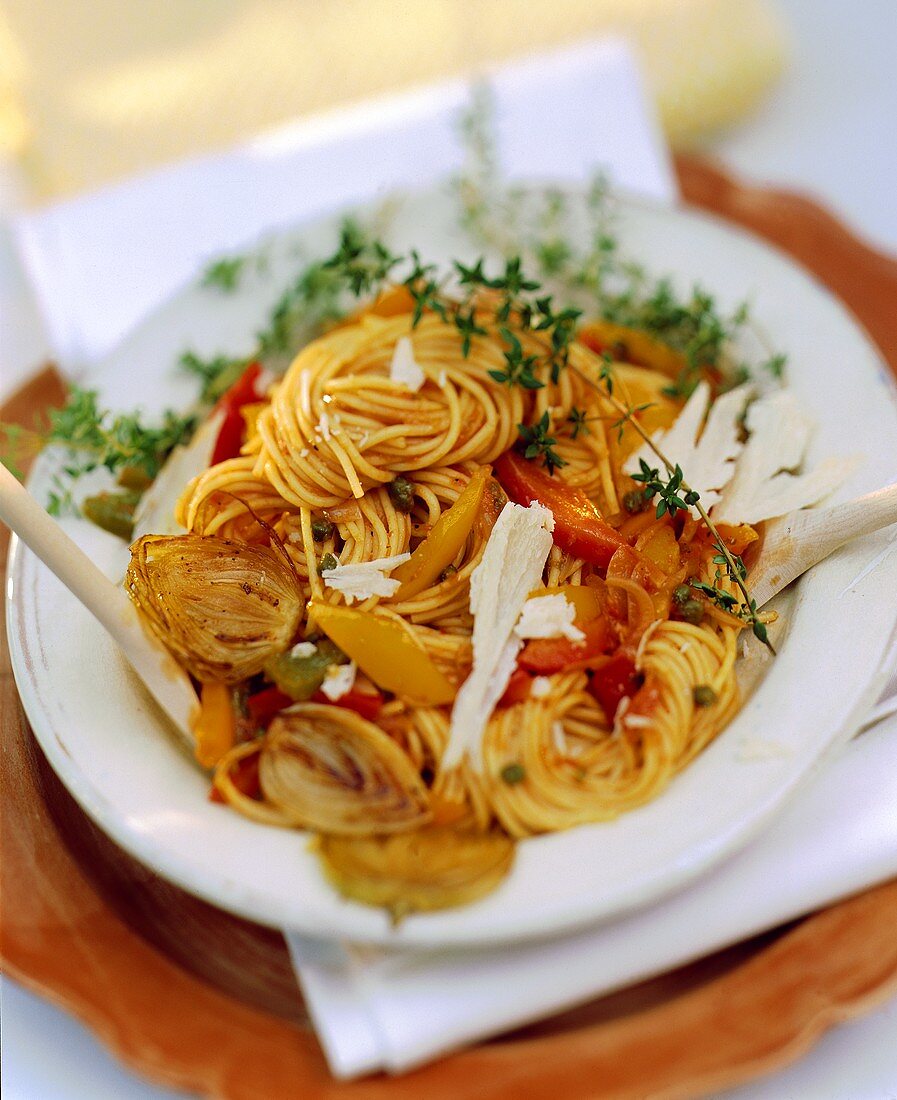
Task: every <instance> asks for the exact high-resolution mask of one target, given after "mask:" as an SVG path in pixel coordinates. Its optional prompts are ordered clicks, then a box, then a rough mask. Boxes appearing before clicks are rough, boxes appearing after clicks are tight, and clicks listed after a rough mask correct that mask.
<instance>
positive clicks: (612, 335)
mask: <svg viewBox="0 0 897 1100" xmlns="http://www.w3.org/2000/svg"><path fill="white" fill-rule="evenodd" d="M576 335H577V339H579V340H580V341H581V342H582V343H583V344H585V345H586V347H588V348H591V349H592V350H593V351H599V352H602V351H606V352H607V353H608V354H609V355H611V356H613V358H614V359H616V360H618V361H619V362H621V363H636V364H638V366H640V367H651V368H653V369H654V370H659V371H660V372H661V373H663V374H666V375H669V376H670V377H673V378H675V376H676V375H677V374H678V373H679V372H680V371H681V370H682V369H683V368H684V367H685V366H686V365H687V361H686V358H685V356H684V355H682V354H681V352H678V351H674V350H673V349H672V348H671V347H670V346H669V344H664V343H663V342H662V341H661V340H657V339H655V338H654V337H653V336H651V335H650V334H649V333H647V332H643V331H642V330H641V329H637V328H628V327H627V326H626V325H615V324H614V323H613V322H611V321H589V322H588V323H587V324H584V325H583V326H582V328H580V330H579V332H577V334H576Z"/></svg>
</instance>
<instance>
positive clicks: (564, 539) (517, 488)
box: [495, 451, 626, 569]
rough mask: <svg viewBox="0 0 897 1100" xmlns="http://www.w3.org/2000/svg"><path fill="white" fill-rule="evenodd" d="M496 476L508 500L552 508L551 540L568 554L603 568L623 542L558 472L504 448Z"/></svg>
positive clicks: (587, 500)
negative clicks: (551, 471) (548, 472)
mask: <svg viewBox="0 0 897 1100" xmlns="http://www.w3.org/2000/svg"><path fill="white" fill-rule="evenodd" d="M495 476H496V477H497V478H498V480H499V481H500V482H501V484H502V486H503V487H504V490H505V492H506V493H507V494H508V496H509V497H510V498H511V500H514V501H516V502H517V503H518V504H527V505H528V504H532V502H533V501H534V500H535V501H538V502H539V503H540V504H544V505H545V507H546V508H549V509H550V510H551V514H552V515H553V516H554V541H555V542H556V543H557V545H558V546H560V548H561V549H562V550H565V551H566V552H567V553H568V554H574V555H575V556H576V557H578V558H582V559H583V560H584V561H587V562H590V563H591V564H592V565H596V566H597V567H598V568H599V569H606V568H607V565H608V562H609V561H610V559H611V558H612V557H613V555H614V553H615V551H616V550H618V549H619V547H621V546H625V545H626V543H625V542H624V540H623V538H622V537H621V536H620V535H618V534H617V532H616V531H615V530H614V529H613V527H611V526H610V525H609V524H607V523H605V522H604V520H603V519H602V518H601V513H600V512H599V511H598V509H597V508H596V507H595V505H594V504H593V503H592V502H591V501H590V500H589V498H588V497H587V496H586V494H585V493H584V492H583V491H582V489H576V488H574V487H573V486H572V485H568V484H567V483H566V482H565V481H564V480H563V478H561V477H560V475H558V474H554V475H550V474H547V473H546V472H545V471H544V470H542V469H540V468H539V467H538V466H537V465H536V464H535V463H534V462H530V461H529V459H526V458H524V457H523V455H521V454H518V453H517V452H516V451H506V452H505V453H504V454H503V455H501V457H500V458H498V459H497V460H496V462H495Z"/></svg>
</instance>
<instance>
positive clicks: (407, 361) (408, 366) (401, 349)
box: [389, 336, 427, 393]
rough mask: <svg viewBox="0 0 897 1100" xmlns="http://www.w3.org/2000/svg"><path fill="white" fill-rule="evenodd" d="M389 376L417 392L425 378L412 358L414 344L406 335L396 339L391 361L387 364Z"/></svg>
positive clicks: (418, 364)
mask: <svg viewBox="0 0 897 1100" xmlns="http://www.w3.org/2000/svg"><path fill="white" fill-rule="evenodd" d="M389 377H390V378H391V379H392V381H393V382H398V383H399V384H400V385H403V386H407V387H408V389H409V390H411V391H412V393H417V391H418V390H419V389H420V388H421V386H422V385H423V384H424V382H426V380H427V376H426V375H425V374H424V372H423V371H422V370H421V366H420V363H418V361H417V360H416V359H415V358H414V345H413V344H412V343H411V340H410V339H409V338H408V337H407V336H402V337H400V338H399V339H398V340H397V341H396V346H395V350H394V351H393V353H392V362H391V363H390V364H389Z"/></svg>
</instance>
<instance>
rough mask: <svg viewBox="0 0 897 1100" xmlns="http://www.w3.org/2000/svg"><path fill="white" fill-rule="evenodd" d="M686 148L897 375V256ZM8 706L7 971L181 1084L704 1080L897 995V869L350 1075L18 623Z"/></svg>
mask: <svg viewBox="0 0 897 1100" xmlns="http://www.w3.org/2000/svg"><path fill="white" fill-rule="evenodd" d="M677 167H678V172H679V179H680V184H681V187H682V193H683V195H684V196H685V199H686V201H687V202H689V203H691V204H693V205H697V206H700V207H704V208H705V209H708V210H711V211H715V212H716V213H718V214H720V215H722V216H723V217H726V218H728V219H729V220H731V221H734V222H737V223H739V224H741V225H744V226H746V227H747V228H749V229H751V230H753V231H754V232H756V233H759V234H760V235H761V236H763V237H765V238H766V239H767V240H769V241H772V242H773V243H775V244H777V245H779V246H780V247H782V248H783V249H785V250H786V251H788V252H790V253H791V255H792V256H793V257H795V258H796V259H797V260H798V261H800V262H801V263H803V264H804V265H805V266H806V267H807V268H809V269H810V270H811V271H812V272H813V273H814V274H815V275H816V276H817V277H818V278H819V279H820V280H822V281H823V282H825V283H826V284H827V285H828V286H829V287H830V288H831V289H832V290H834V291H835V293H837V294H838V295H839V296H840V297H841V298H842V299H844V300H845V301H846V302H847V303H848V304H849V305H850V306H851V307H852V308H853V310H854V312H855V314H856V315H857V317H858V318H859V320H860V322H861V323H862V324H863V325H864V326H865V327H866V329H867V330H868V331H869V333H870V334H871V335H872V337H873V339H875V340H876V341H877V343H878V345H879V347H880V348H881V349H882V351H883V352H884V354H885V357H886V359H887V360H888V362H889V363H890V365H891V367H892V369H894V370H895V373H897V309H895V303H897V262H895V261H894V260H891V259H888V258H887V257H885V256H882V255H880V254H879V253H876V252H875V251H873V250H872V249H870V248H869V247H867V246H866V245H864V244H863V243H861V242H860V241H859V240H857V239H856V238H855V237H854V236H853V235H852V234H851V233H850V232H849V231H848V230H847V229H846V228H845V227H844V226H842V225H841V224H839V223H838V222H837V221H835V220H834V219H833V218H832V217H831V216H830V215H829V214H827V213H826V212H825V211H824V210H822V209H820V208H819V207H818V206H816V205H814V204H813V203H811V202H809V201H807V200H806V199H803V198H800V197H798V196H795V195H791V194H786V193H779V192H771V191H765V190H759V189H754V188H751V187H745V186H743V185H741V184H738V183H736V182H734V181H733V180H732V179H730V178H729V177H727V176H725V175H724V174H723V173H722V172H720V171H718V170H717V169H715V168H713V167H711V166H710V165H708V164H707V163H704V162H701V161H699V160H695V159H684V158H683V159H680V160H679V162H678V165H677ZM62 398H63V387H62V384H61V382H60V380H59V378H58V376H57V375H56V374H55V373H54V372H53V371H52V370H50V369H48V370H46V371H44V372H43V373H42V374H40V375H39V376H38V377H36V378H35V379H34V380H33V381H32V382H31V383H30V384H29V385H28V386H26V387H25V388H24V390H22V391H21V392H20V393H19V394H17V395H16V396H15V397H14V398H13V399H12V400H11V401H9V402H8V404H7V406H6V408H5V409H4V410H3V419H4V420H6V421H14V422H21V423H26V424H29V425H30V424H32V423H33V420H34V417H35V415H36V414H39V413H41V412H43V411H45V410H46V409H47V408H49V407H52V406H53V405H55V404H58V403H59V402H60V401H61V400H62ZM0 537H2V546H0V562H2V563H4V564H5V559H6V551H7V542H8V539H7V537H6V532H5V531H4V532H0ZM0 630H2V628H0ZM0 706H2V709H0V726H2V733H3V752H2V756H0V800H2V801H0V806H2V865H0V875H2V877H0V887H2V894H0V907H2V908H0V915H2V942H0V956H2V961H3V964H4V967H5V970H6V972H7V973H8V974H10V975H11V976H12V977H14V978H16V979H17V980H18V981H20V982H21V983H22V984H23V985H26V986H28V987H29V988H31V989H33V990H35V991H37V992H38V993H40V994H42V995H43V996H45V997H47V998H48V999H49V1000H51V1001H53V1002H54V1003H56V1004H58V1005H60V1006H62V1007H63V1008H65V1009H67V1010H68V1011H70V1012H72V1013H73V1014H74V1015H76V1016H77V1017H79V1018H80V1019H81V1020H83V1021H84V1022H85V1023H86V1024H87V1025H88V1026H89V1027H91V1028H92V1029H93V1030H94V1032H95V1033H96V1034H97V1035H98V1036H99V1037H100V1038H101V1039H102V1041H103V1042H104V1043H106V1045H107V1046H108V1047H109V1048H110V1049H112V1050H113V1051H114V1052H115V1053H116V1054H117V1055H118V1056H119V1057H120V1058H121V1059H122V1060H123V1061H124V1062H126V1063H127V1064H128V1065H129V1066H130V1067H131V1068H132V1069H134V1070H135V1071H137V1072H138V1073H142V1074H144V1075H145V1076H146V1077H148V1078H150V1079H152V1080H154V1081H156V1082H159V1083H161V1084H166V1085H169V1086H176V1087H181V1088H184V1089H187V1090H189V1091H191V1092H196V1093H199V1094H201V1095H203V1096H213V1097H222V1098H227V1100H279V1098H280V1097H284V1096H301V1097H303V1100H381V1098H382V1100H402V1098H408V1100H411V1098H418V1097H420V1096H427V1097H428V1098H429V1100H449V1098H452V1100H454V1098H457V1097H463V1096H472V1095H476V1097H477V1098H478V1100H499V1098H504V1097H508V1098H510V1097H521V1096H526V1097H529V1098H540V1097H545V1098H549V1097H551V1098H554V1097H556V1096H563V1097H565V1098H567V1100H578V1098H583V1100H585V1098H586V1097H588V1098H589V1100H598V1098H603V1100H636V1098H638V1100H647V1098H650V1097H691V1096H703V1095H706V1094H708V1093H710V1092H716V1091H718V1090H720V1089H722V1088H725V1087H727V1086H730V1085H734V1084H736V1083H738V1082H742V1081H745V1080H748V1079H749V1078H751V1077H753V1076H755V1075H757V1074H760V1073H764V1072H768V1071H770V1070H772V1069H775V1068H777V1067H780V1066H782V1065H783V1064H785V1063H787V1062H789V1061H791V1060H792V1059H795V1058H797V1057H799V1056H800V1055H801V1054H802V1053H803V1052H804V1051H806V1050H807V1049H808V1048H809V1047H810V1046H811V1045H812V1044H813V1043H814V1042H815V1041H816V1039H817V1038H818V1037H819V1035H821V1034H822V1033H823V1032H824V1031H825V1030H826V1029H827V1028H828V1027H831V1026H832V1025H834V1024H837V1023H838V1022H840V1021H842V1020H844V1019H847V1018H849V1017H852V1016H855V1015H857V1014H859V1013H861V1012H864V1011H866V1010H868V1009H869V1008H871V1007H872V1006H874V1005H875V1004H877V1003H879V1002H881V1001H882V1000H884V999H885V998H886V997H888V996H889V995H891V994H893V993H894V992H897V931H895V929H897V881H894V882H891V883H888V884H886V885H884V886H881V887H878V888H877V889H874V890H869V891H867V892H866V893H863V894H861V895H859V896H857V897H854V898H852V899H850V900H849V901H846V902H843V903H841V904H839V905H836V906H833V907H831V908H829V909H827V910H824V911H822V912H820V913H816V914H814V915H812V916H810V917H808V918H806V919H804V920H803V921H800V922H797V923H795V924H793V925H789V926H787V927H786V928H783V929H778V930H776V931H775V932H773V933H770V934H768V935H765V936H762V937H758V938H757V939H755V940H752V941H750V942H748V943H744V944H740V945H738V946H737V947H735V948H732V949H730V950H728V951H725V952H720V953H719V954H717V955H714V956H712V957H710V958H708V959H704V960H702V961H701V962H699V963H696V964H694V965H692V966H689V967H686V968H683V969H681V970H677V971H675V972H673V973H670V974H667V975H664V976H663V977H661V978H659V979H655V980H653V981H650V982H645V983H642V984H640V985H638V986H634V987H632V988H630V989H627V990H624V991H622V992H620V993H617V994H614V995H612V996H609V997H604V998H601V999H600V1000H596V1001H594V1002H592V1003H591V1004H588V1005H586V1006H584V1007H582V1008H579V1009H576V1010H574V1011H572V1012H568V1013H565V1014H564V1015H562V1016H558V1017H555V1018H553V1019H551V1020H548V1021H545V1022H543V1023H540V1024H538V1025H534V1026H532V1027H529V1028H527V1029H524V1030H522V1031H519V1032H516V1033H514V1034H512V1035H508V1036H504V1037H502V1038H501V1039H499V1040H495V1041H492V1042H489V1043H484V1044H482V1045H480V1046H478V1047H475V1048H472V1049H470V1050H466V1051H463V1052H461V1053H459V1054H455V1055H452V1056H451V1057H447V1058H444V1059H443V1060H441V1061H439V1062H437V1063H434V1064H432V1065H430V1066H427V1067H426V1068H424V1069H421V1070H418V1071H416V1072H414V1073H411V1074H408V1075H406V1076H404V1077H401V1078H387V1077H384V1076H376V1077H372V1078H369V1079H366V1080H364V1081H360V1082H356V1083H353V1084H340V1083H336V1082H334V1081H333V1080H332V1078H331V1077H330V1076H329V1074H328V1071H327V1067H326V1065H325V1062H324V1058H323V1056H322V1054H321V1051H320V1049H319V1047H318V1044H317V1042H316V1040H315V1038H314V1035H313V1033H312V1032H311V1030H310V1028H309V1026H308V1022H307V1018H306V1015H305V1011H304V1008H303V1005H302V1000H301V996H300V993H299V990H298V988H297V987H296V983H295V979H294V977H293V973H292V970H291V968H290V963H289V959H288V956H287V952H286V947H285V944H284V942H283V939H282V937H281V936H280V935H279V933H276V932H272V931H270V930H268V929H264V928H261V927H259V926H258V925H254V924H251V923H249V922H247V921H243V920H239V919H237V918H235V917H232V916H230V915H229V914H227V913H224V912H222V911H221V910H218V909H215V908H213V907H212V906H209V905H207V904H205V903H204V902H201V901H198V900H197V899H195V898H193V897H191V896H189V895H188V894H185V893H184V892H183V891H181V890H179V889H177V888H176V887H174V886H172V885H170V884H169V883H167V882H165V881H164V880H162V879H160V878H158V877H157V876H155V875H154V874H153V873H152V872H151V871H150V870H148V869H147V868H145V867H143V866H141V865H140V864H138V863H136V862H135V861H134V860H132V859H131V858H130V857H129V856H128V855H126V854H125V853H124V852H122V851H121V850H120V849H118V848H117V847H116V846H115V845H114V844H112V842H111V841H110V840H109V839H108V838H107V837H105V836H104V835H103V834H102V833H101V832H100V831H99V830H98V829H97V828H96V827H95V826H94V825H93V824H92V823H91V822H90V821H89V819H88V818H87V817H86V816H85V815H84V814H83V813H82V812H81V810H80V809H79V808H78V807H77V805H76V804H75V803H74V801H73V800H72V799H71V797H70V796H69V795H68V793H67V792H66V791H65V789H64V788H63V787H62V785H61V784H60V783H59V781H58V780H57V779H56V777H55V775H54V774H53V772H52V771H51V769H50V768H49V766H48V765H47V763H46V761H45V760H44V758H43V756H42V754H41V752H40V750H39V748H38V747H37V744H36V742H35V740H34V737H33V735H32V733H31V731H30V729H29V728H28V725H27V722H26V720H25V717H24V715H23V713H22V710H21V706H20V704H19V701H18V696H17V694H16V690H15V685H14V683H13V679H12V674H11V671H10V665H9V654H8V649H7V646H6V637H5V631H3V633H2V644H0ZM558 980H559V981H563V975H562V974H559V975H558ZM434 995H438V991H435V990H434Z"/></svg>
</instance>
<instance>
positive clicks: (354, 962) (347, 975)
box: [286, 718, 897, 1078]
mask: <svg viewBox="0 0 897 1100" xmlns="http://www.w3.org/2000/svg"><path fill="white" fill-rule="evenodd" d="M751 766H752V767H763V766H764V763H763V762H762V761H756V762H755V763H753V764H752V765H751ZM894 875H897V718H891V719H889V720H888V721H887V722H886V723H882V724H881V725H879V726H877V727H876V728H875V729H874V730H870V731H869V732H868V733H866V734H863V735H862V736H861V737H860V738H859V739H858V740H857V741H856V742H854V743H853V744H851V745H850V746H848V748H847V749H846V750H845V751H844V752H843V753H842V755H841V756H840V758H839V759H838V760H837V761H835V762H834V763H832V764H831V765H830V766H829V767H828V768H827V769H826V770H825V771H823V772H822V774H820V775H819V777H818V778H817V779H816V780H815V781H814V783H813V785H812V786H811V787H808V788H807V789H805V790H804V791H803V792H802V794H801V796H800V798H799V799H795V801H794V802H793V803H792V805H791V807H790V808H789V809H788V810H787V811H786V812H785V813H784V814H783V815H782V816H781V817H779V818H778V819H777V820H776V822H775V823H774V824H773V825H772V826H771V827H770V828H769V829H767V830H766V831H765V832H764V834H763V836H762V837H761V838H760V839H758V840H756V841H754V842H753V844H751V846H750V847H748V848H747V849H746V850H744V851H743V852H741V853H740V854H739V855H737V856H735V857H734V858H732V859H730V860H728V861H727V862H726V863H725V864H724V865H723V866H722V867H720V868H718V869H717V870H716V871H714V872H712V873H711V874H709V875H707V876H705V877H704V878H702V879H701V880H699V881H698V882H697V883H696V884H695V885H694V886H692V887H690V888H689V889H687V890H685V891H683V892H681V893H678V894H676V895H674V896H672V897H670V898H669V899H667V900H665V901H662V902H660V903H659V904H657V905H654V906H652V907H651V908H649V909H643V910H640V911H639V912H637V913H634V914H632V915H630V916H627V917H624V918H621V919H620V920H617V921H614V922H613V923H610V924H605V925H602V926H600V927H597V928H594V929H588V930H586V931H584V932H579V933H577V934H575V935H571V936H566V937H564V938H561V939H556V940H550V941H547V942H545V941H543V942H539V943H535V944H521V945H509V946H508V947H506V948H503V949H501V950H495V949H493V950H489V951H485V950H484V951H466V952H460V951H451V952H450V951H418V952H412V951H389V950H385V949H379V948H373V947H359V946H353V945H351V944H344V943H334V942H324V941H319V940H311V939H308V938H306V937H303V936H298V935H295V934H293V935H287V937H286V941H287V945H288V946H289V949H290V955H291V957H292V960H293V965H294V967H295V969H296V973H297V975H298V977H299V981H300V984H301V986H302V991H303V994H304V995H305V999H306V1004H307V1006H308V1009H309V1012H310V1014H311V1018H312V1020H313V1022H314V1025H315V1030H316V1032H317V1035H318V1038H319V1039H320V1041H321V1044H322V1046H323V1048H324V1051H325V1054H326V1056H327V1061H328V1064H329V1065H330V1068H331V1070H332V1071H333V1073H334V1074H335V1075H336V1076H337V1077H342V1078H348V1077H357V1076H359V1075H361V1074H366V1073H371V1072H373V1071H375V1070H387V1071H389V1072H393V1073H398V1072H402V1071H405V1070H408V1069H411V1068H413V1067H414V1066H417V1065H420V1064H421V1063H422V1062H425V1061H427V1060H429V1059H432V1058H434V1057H436V1056H438V1055H440V1054H443V1053H445V1052H446V1051H450V1050H453V1049H455V1048H457V1047H459V1046H463V1045H465V1044H467V1043H470V1042H473V1041H474V1040H479V1039H485V1038H487V1037H488V1036H490V1035H496V1034H499V1033H500V1032H502V1031H507V1030H509V1029H511V1028H514V1027H518V1026H521V1025H523V1024H526V1023H529V1022H531V1021H533V1020H538V1019H541V1018H543V1017H545V1016H548V1015H551V1014H553V1013H555V1012H560V1011H562V1010H564V1009H567V1008H571V1007H573V1006H574V1005H577V1004H582V1003H583V1002H585V1001H588V1000H591V999H592V998H593V997H596V996H600V995H601V994H604V993H609V992H611V991H612V990H615V989H619V988H622V987H623V986H626V985H630V984H632V983H633V982H637V981H641V980H642V979H644V978H648V977H651V976H653V975H655V974H660V973H663V972H664V971H666V970H670V969H672V968H674V967H677V966H680V965H682V964H684V963H686V962H689V961H691V960H693V959H695V958H699V957H701V956H703V955H707V954H710V953H711V952H713V951H715V950H718V949H720V948H722V947H725V946H727V945H728V944H732V943H737V942H738V941H740V940H743V939H745V938H747V937H749V936H752V935H755V934H757V933H759V932H762V931H764V930H766V929H768V928H773V927H775V926H776V925H778V924H781V923H782V922H784V921H787V920H790V919H791V918H793V917H797V916H800V915H802V914H804V913H807V912H810V911H811V910H813V909H816V908H818V907H819V906H821V905H824V904H826V903H828V902H831V901H834V900H836V899H837V898H841V897H845V896H847V895H848V894H851V893H854V892H856V891H857V890H859V889H862V888H864V887H868V886H871V885H873V884H874V883H877V882H882V881H884V880H886V879H889V878H891V877H893V876H894Z"/></svg>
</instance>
